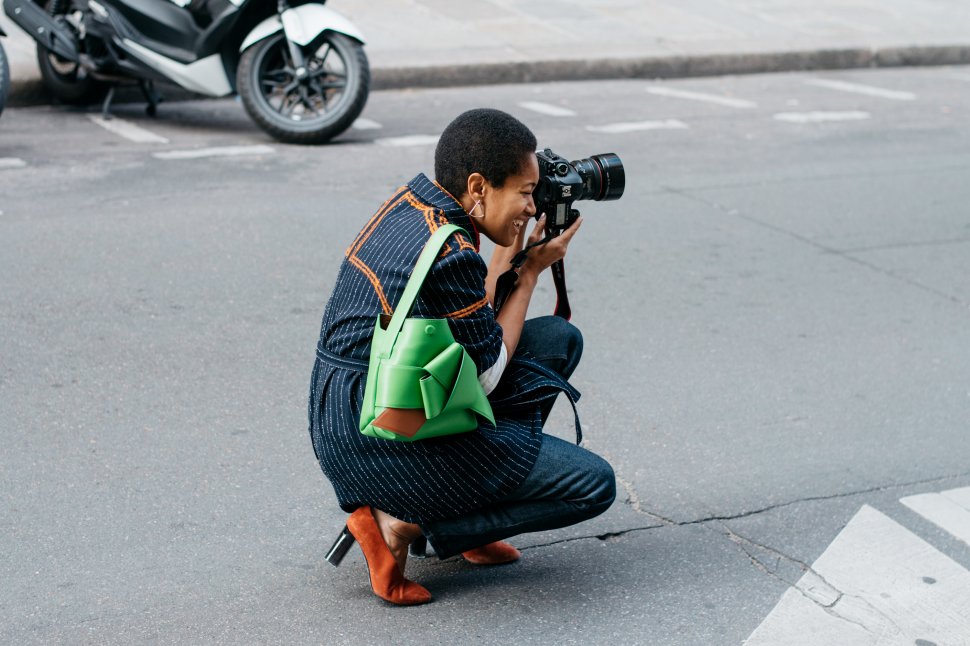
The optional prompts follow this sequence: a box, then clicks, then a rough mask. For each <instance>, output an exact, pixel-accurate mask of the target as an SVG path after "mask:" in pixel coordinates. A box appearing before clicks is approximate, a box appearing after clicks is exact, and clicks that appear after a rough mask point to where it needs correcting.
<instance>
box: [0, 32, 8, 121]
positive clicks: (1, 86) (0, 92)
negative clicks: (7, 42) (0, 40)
mask: <svg viewBox="0 0 970 646" xmlns="http://www.w3.org/2000/svg"><path fill="white" fill-rule="evenodd" d="M9 90H10V65H9V64H8V63H7V53H6V52H5V51H3V45H0V114H3V108H4V106H5V105H7V92H8V91H9Z"/></svg>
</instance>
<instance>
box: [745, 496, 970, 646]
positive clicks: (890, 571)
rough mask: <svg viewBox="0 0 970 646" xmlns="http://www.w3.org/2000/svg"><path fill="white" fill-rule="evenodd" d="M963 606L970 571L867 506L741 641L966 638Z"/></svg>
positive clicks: (755, 645)
mask: <svg viewBox="0 0 970 646" xmlns="http://www.w3.org/2000/svg"><path fill="white" fill-rule="evenodd" d="M968 606H970V572H968V571H967V570H966V569H964V568H963V567H962V566H960V564H958V563H956V562H955V561H953V560H952V559H950V558H949V557H947V556H946V555H944V554H942V553H941V552H939V551H937V550H936V549H934V548H933V547H932V546H931V545H929V544H928V543H927V542H925V541H924V540H922V539H921V538H919V537H918V536H916V535H915V534H913V533H912V532H910V531H909V530H907V529H906V528H904V527H902V526H901V525H899V524H898V523H896V522H895V521H893V520H892V519H890V518H888V517H887V516H885V515H883V514H881V513H880V512H878V511H876V510H875V509H873V508H872V507H869V506H868V505H866V506H863V507H862V509H860V510H859V513H857V514H856V515H855V517H853V518H852V520H851V521H849V524H848V525H846V526H845V528H844V529H843V530H842V531H841V532H840V533H839V535H838V536H837V537H836V539H835V540H834V541H833V542H832V544H831V545H829V547H828V548H827V549H826V550H825V553H824V554H822V556H820V557H819V558H818V560H817V561H815V564H814V565H813V566H812V570H811V571H810V572H809V573H808V574H806V575H805V576H804V577H802V578H801V579H800V580H799V582H798V583H797V584H796V585H795V587H793V588H789V589H788V591H787V592H785V594H784V595H783V596H782V598H781V600H780V601H779V602H778V605H776V606H775V608H774V610H772V611H771V613H770V614H769V615H768V617H767V618H766V619H765V620H764V622H762V624H761V625H760V626H758V628H757V629H755V631H754V632H753V633H752V634H751V636H750V637H749V638H748V639H747V641H745V642H744V643H745V645H746V646H768V645H771V646H776V645H777V644H785V645H786V646H800V645H804V646H816V645H817V644H842V645H850V646H855V645H860V646H861V645H867V646H868V645H873V646H875V645H876V644H913V643H916V644H923V643H934V644H940V645H941V646H942V645H943V644H966V643H967V641H966V639H967V635H970V615H968V614H967V612H966V609H967V607H968ZM917 640H919V641H917Z"/></svg>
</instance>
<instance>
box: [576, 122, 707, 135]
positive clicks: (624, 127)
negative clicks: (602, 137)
mask: <svg viewBox="0 0 970 646" xmlns="http://www.w3.org/2000/svg"><path fill="white" fill-rule="evenodd" d="M686 128H688V126H687V124H686V123H684V122H683V121H678V120H677V119H667V120H665V121H634V122H630V123H609V124H606V125H605V126H586V129H587V130H589V131H590V132H603V133H606V134H611V135H614V134H621V133H624V132H636V131H638V130H684V129H686Z"/></svg>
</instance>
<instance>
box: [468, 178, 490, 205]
mask: <svg viewBox="0 0 970 646" xmlns="http://www.w3.org/2000/svg"><path fill="white" fill-rule="evenodd" d="M485 184H486V179H485V176H484V175H482V174H481V173H472V174H471V175H469V176H468V181H467V182H466V189H467V191H468V197H470V198H471V199H472V201H473V202H474V201H476V200H480V199H482V196H483V195H484V194H485Z"/></svg>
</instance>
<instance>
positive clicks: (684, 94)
mask: <svg viewBox="0 0 970 646" xmlns="http://www.w3.org/2000/svg"><path fill="white" fill-rule="evenodd" d="M647 92H649V93H650V94H654V95H657V96H669V97H673V98H675V99H687V100H689V101H704V102H707V103H716V104H718V105H723V106H726V107H729V108H741V109H744V108H756V107H758V104H757V103H755V102H754V101H747V100H745V99H732V98H731V97H726V96H718V95H717V94H706V93H704V92H690V91H688V90H676V89H674V88H670V87H662V86H660V85H651V86H650V87H648V88H647Z"/></svg>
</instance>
